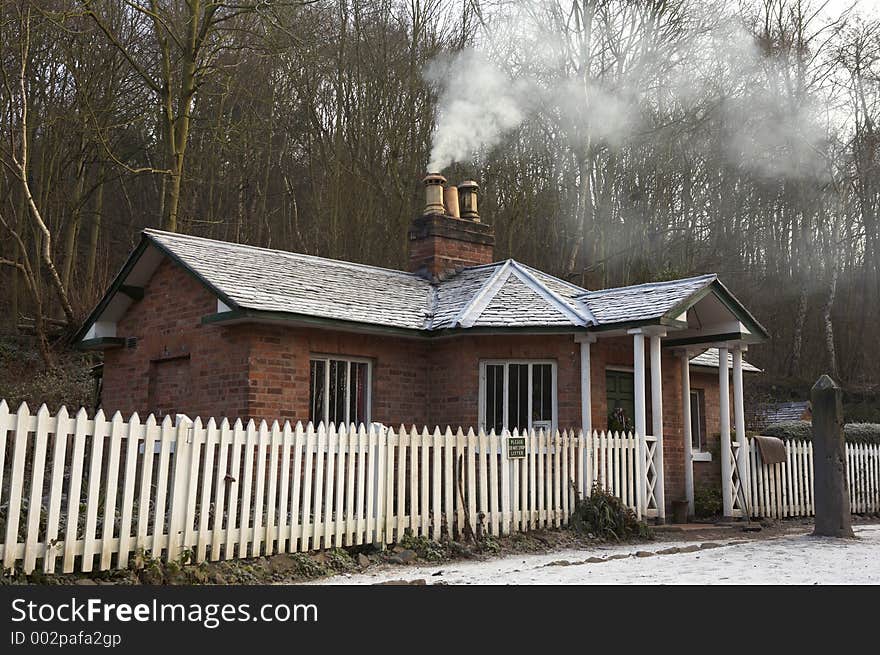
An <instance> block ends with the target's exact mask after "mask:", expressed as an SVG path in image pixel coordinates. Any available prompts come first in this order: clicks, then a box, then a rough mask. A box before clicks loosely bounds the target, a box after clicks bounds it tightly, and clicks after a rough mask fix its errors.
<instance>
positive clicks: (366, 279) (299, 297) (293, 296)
mask: <svg viewBox="0 0 880 655" xmlns="http://www.w3.org/2000/svg"><path fill="white" fill-rule="evenodd" d="M144 232H145V233H146V234H147V236H148V237H149V238H150V239H151V240H152V241H154V242H155V243H157V244H159V245H160V246H162V247H163V248H164V249H165V250H167V251H168V252H170V253H171V254H172V255H173V256H174V257H175V258H176V259H177V260H179V261H180V262H182V263H183V264H185V265H186V266H188V267H189V268H190V269H192V270H193V271H194V272H195V273H196V274H198V275H199V276H200V277H201V278H202V279H203V280H205V281H206V282H207V283H208V284H209V285H211V286H212V287H214V288H215V289H216V290H217V291H219V292H220V293H221V294H222V295H223V296H224V298H223V300H224V302H226V301H227V300H231V301H232V304H233V305H234V306H235V307H237V308H241V309H253V310H258V311H267V312H285V313H292V314H304V315H309V316H317V317H321V318H331V319H340V320H348V321H355V322H359V323H379V324H385V325H391V326H395V327H401V328H410V329H415V330H421V329H424V328H425V327H426V325H427V323H428V320H429V318H430V316H429V312H430V309H431V305H432V296H433V290H432V287H431V284H430V282H428V281H427V280H424V279H422V278H420V277H419V276H417V275H413V274H410V273H405V272H402V271H393V270H390V269H386V268H378V267H375V266H366V265H364V264H354V263H351V262H343V261H337V260H333V259H325V258H323V257H314V256H311V255H303V254H299V253H292V252H286V251H283V250H269V249H267V248H257V247H255V246H246V245H241V244H237V243H229V242H226V241H215V240H213V239H204V238H201V237H193V236H187V235H184V234H174V233H170V232H160V231H158V230H144ZM227 304H229V303H227Z"/></svg>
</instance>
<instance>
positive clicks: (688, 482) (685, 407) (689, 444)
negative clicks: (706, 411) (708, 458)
mask: <svg viewBox="0 0 880 655" xmlns="http://www.w3.org/2000/svg"><path fill="white" fill-rule="evenodd" d="M681 422H682V427H683V428H684V429H683V432H684V492H685V496H686V497H687V501H688V515H690V516H693V514H694V454H693V434H692V432H691V359H690V353H688V351H687V350H683V351H682V352H681Z"/></svg>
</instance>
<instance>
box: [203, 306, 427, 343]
mask: <svg viewBox="0 0 880 655" xmlns="http://www.w3.org/2000/svg"><path fill="white" fill-rule="evenodd" d="M232 321H236V322H253V321H270V322H276V323H296V324H297V325H303V326H306V327H323V328H336V329H341V330H351V331H357V332H372V333H374V334H394V335H397V336H405V337H410V338H426V337H429V336H430V333H429V332H428V331H427V330H411V329H408V328H398V327H393V326H388V325H374V324H372V323H360V322H358V321H342V320H337V319H332V318H322V317H320V316H310V315H308V314H294V313H289V312H273V311H261V310H257V309H233V310H231V311H228V312H218V313H216V314H208V315H206V316H202V323H203V324H204V325H213V324H216V323H229V322H232Z"/></svg>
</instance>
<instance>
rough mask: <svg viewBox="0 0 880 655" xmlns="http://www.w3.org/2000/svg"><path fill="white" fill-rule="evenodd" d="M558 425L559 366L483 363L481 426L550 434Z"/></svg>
mask: <svg viewBox="0 0 880 655" xmlns="http://www.w3.org/2000/svg"><path fill="white" fill-rule="evenodd" d="M555 424H556V364H554V363H553V362H543V361H535V362H530V361H507V362H504V361H500V362H499V361H486V362H480V425H481V426H482V427H484V428H485V429H486V430H493V429H494V430H495V432H496V433H498V432H501V430H503V429H505V428H507V429H508V430H513V429H519V430H528V429H532V428H534V429H536V430H538V429H541V428H543V429H545V430H551V429H553V426H554V425H555Z"/></svg>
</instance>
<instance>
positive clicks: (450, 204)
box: [443, 184, 461, 218]
mask: <svg viewBox="0 0 880 655" xmlns="http://www.w3.org/2000/svg"><path fill="white" fill-rule="evenodd" d="M443 203H444V204H445V205H446V215H447V216H452V217H453V218H461V213H460V212H459V209H458V189H457V188H456V187H454V186H452V185H451V184H450V185H449V186H448V187H446V188H445V189H443Z"/></svg>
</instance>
